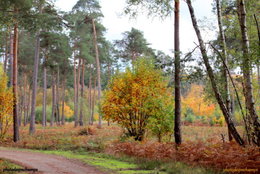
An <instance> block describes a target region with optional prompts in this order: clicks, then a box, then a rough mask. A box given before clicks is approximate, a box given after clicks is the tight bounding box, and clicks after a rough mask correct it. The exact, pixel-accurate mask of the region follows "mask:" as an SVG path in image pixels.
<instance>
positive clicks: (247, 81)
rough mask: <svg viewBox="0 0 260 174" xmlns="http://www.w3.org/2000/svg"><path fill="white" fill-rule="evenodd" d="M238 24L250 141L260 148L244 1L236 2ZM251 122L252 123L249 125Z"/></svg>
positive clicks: (259, 126) (259, 130)
mask: <svg viewBox="0 0 260 174" xmlns="http://www.w3.org/2000/svg"><path fill="white" fill-rule="evenodd" d="M237 5H238V13H239V15H238V16H239V22H240V28H241V35H242V49H243V67H242V69H243V78H244V87H245V89H244V90H245V100H246V109H247V110H248V113H249V116H250V121H249V122H250V124H252V125H251V127H252V131H253V132H252V141H253V142H254V143H255V144H256V145H257V146H260V123H259V120H258V116H257V113H256V110H255V106H254V105H255V103H254V98H253V88H252V77H251V73H250V71H251V68H252V67H251V62H250V50H249V39H248V34H247V24H246V8H245V2H244V0H237ZM251 122H252V123H251Z"/></svg>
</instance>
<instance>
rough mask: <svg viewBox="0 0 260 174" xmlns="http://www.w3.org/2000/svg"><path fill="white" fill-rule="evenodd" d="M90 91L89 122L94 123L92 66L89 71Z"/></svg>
mask: <svg viewBox="0 0 260 174" xmlns="http://www.w3.org/2000/svg"><path fill="white" fill-rule="evenodd" d="M88 84H89V88H88V89H89V91H88V95H89V101H88V104H89V124H90V125H93V118H92V71H91V68H90V71H89V82H88Z"/></svg>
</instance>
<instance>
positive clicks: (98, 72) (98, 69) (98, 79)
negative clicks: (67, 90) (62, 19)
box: [92, 19, 102, 128]
mask: <svg viewBox="0 0 260 174" xmlns="http://www.w3.org/2000/svg"><path fill="white" fill-rule="evenodd" d="M92 26H93V34H94V46H95V51H96V66H97V82H98V102H100V98H101V77H100V63H99V52H98V45H97V32H96V25H95V20H94V19H92ZM98 127H99V128H101V127H102V115H101V114H99V118H98Z"/></svg>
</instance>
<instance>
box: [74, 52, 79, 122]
mask: <svg viewBox="0 0 260 174" xmlns="http://www.w3.org/2000/svg"><path fill="white" fill-rule="evenodd" d="M74 56H75V57H74V69H73V73H74V119H75V120H74V121H75V124H74V126H75V127H77V126H78V104H77V88H78V87H77V69H76V64H77V61H76V55H74Z"/></svg>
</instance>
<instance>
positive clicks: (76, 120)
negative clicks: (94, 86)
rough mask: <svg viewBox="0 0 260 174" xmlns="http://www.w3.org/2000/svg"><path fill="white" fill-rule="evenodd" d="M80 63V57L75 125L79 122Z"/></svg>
mask: <svg viewBox="0 0 260 174" xmlns="http://www.w3.org/2000/svg"><path fill="white" fill-rule="evenodd" d="M80 65H81V59H79V64H78V70H77V81H76V110H77V115H75V127H77V126H78V124H79V112H78V111H79V88H80Z"/></svg>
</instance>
